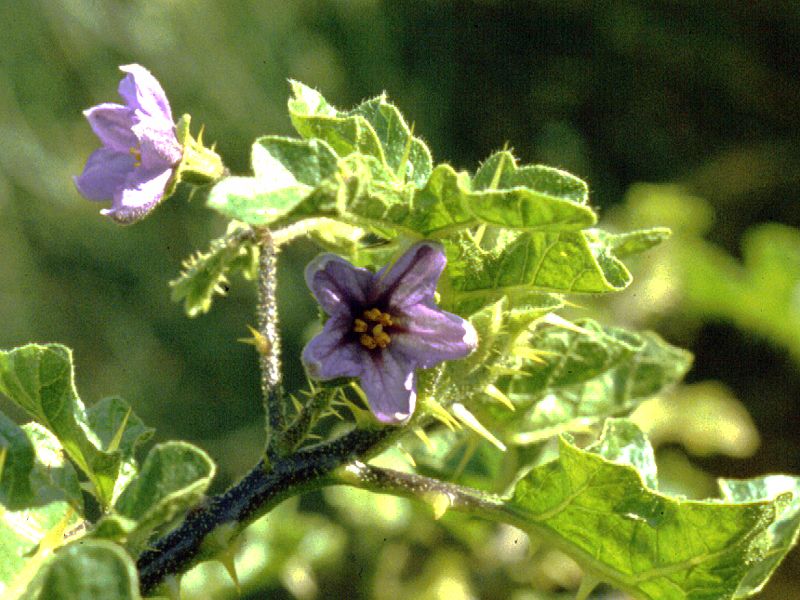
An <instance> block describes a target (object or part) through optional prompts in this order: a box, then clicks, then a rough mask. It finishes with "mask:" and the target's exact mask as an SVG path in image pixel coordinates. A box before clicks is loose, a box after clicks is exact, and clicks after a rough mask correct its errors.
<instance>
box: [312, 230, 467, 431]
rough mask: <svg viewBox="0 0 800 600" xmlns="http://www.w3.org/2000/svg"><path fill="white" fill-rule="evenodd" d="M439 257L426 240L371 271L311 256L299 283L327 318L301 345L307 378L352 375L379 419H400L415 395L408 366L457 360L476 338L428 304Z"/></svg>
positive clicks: (439, 267)
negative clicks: (377, 270) (393, 261)
mask: <svg viewBox="0 0 800 600" xmlns="http://www.w3.org/2000/svg"><path fill="white" fill-rule="evenodd" d="M446 262H447V259H446V258H445V255H444V252H443V251H442V248H441V246H439V245H438V244H435V243H433V242H421V243H418V244H415V245H414V246H412V247H411V248H409V249H408V251H406V253H405V254H403V256H401V257H400V258H399V259H398V261H397V262H396V263H395V264H394V265H392V266H391V267H390V268H388V270H387V267H384V268H383V269H381V271H379V272H378V273H372V272H370V271H368V270H367V269H361V268H358V267H355V266H353V265H351V264H350V263H349V262H347V261H346V260H344V259H342V258H340V257H338V256H335V255H333V254H323V255H320V256H318V257H317V258H316V259H314V260H313V261H312V262H311V263H310V264H309V265H308V267H307V268H306V283H307V284H308V287H309V288H310V289H311V292H312V293H313V294H314V297H315V298H316V299H317V302H319V303H320V305H321V306H322V309H323V310H324V311H325V312H326V313H327V314H328V315H330V318H329V319H328V321H327V322H326V323H325V327H324V328H323V330H322V332H321V333H320V334H319V335H317V337H315V338H314V339H313V340H311V341H310V342H309V343H308V345H306V347H305V349H304V350H303V364H305V366H306V369H307V370H308V373H309V375H310V376H311V377H313V378H315V379H333V378H336V377H359V378H361V388H362V389H363V390H364V392H365V393H366V395H367V400H368V402H369V407H370V409H371V410H372V412H373V413H374V414H375V416H376V417H377V418H378V420H380V421H382V422H384V423H402V422H403V421H406V420H407V419H408V418H409V417H410V416H411V414H412V413H413V412H414V405H415V404H416V400H417V393H416V375H415V373H414V371H415V369H420V368H421V369H426V368H429V367H432V366H434V365H436V364H438V363H440V362H442V361H444V360H453V359H457V358H463V357H465V356H467V355H468V354H469V353H470V352H472V351H473V350H474V349H475V347H476V346H477V343H478V335H477V333H476V332H475V329H474V328H473V327H472V325H471V324H470V323H469V322H468V321H465V320H464V319H462V318H461V317H459V316H457V315H454V314H451V313H449V312H445V311H443V310H441V309H440V308H438V307H437V306H436V305H435V304H434V301H433V294H434V292H435V291H436V282H437V281H438V280H439V276H440V275H441V274H442V271H443V270H444V266H445V264H446Z"/></svg>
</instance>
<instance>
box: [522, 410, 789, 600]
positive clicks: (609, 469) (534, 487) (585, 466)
mask: <svg viewBox="0 0 800 600" xmlns="http://www.w3.org/2000/svg"><path fill="white" fill-rule="evenodd" d="M612 438H614V439H612ZM647 446H649V444H647V442H646V440H645V439H644V436H642V435H641V433H640V432H639V433H637V432H636V429H635V426H634V425H633V424H632V423H629V422H624V421H613V420H612V421H609V423H608V425H607V426H606V429H605V430H604V432H603V435H602V437H601V439H600V441H599V443H598V444H596V445H594V446H592V447H590V448H587V449H585V450H581V449H580V448H578V447H577V446H575V445H573V444H572V443H570V442H569V441H568V440H566V439H564V438H562V439H561V441H560V445H559V458H558V460H556V461H554V462H552V463H548V464H545V465H542V466H539V467H536V468H534V469H533V470H532V471H531V472H530V473H529V474H528V475H527V476H526V477H524V478H523V479H522V480H520V482H519V483H518V484H517V487H516V489H515V491H514V494H513V496H512V498H511V500H510V502H509V503H508V505H507V509H508V511H509V514H510V515H512V516H513V521H514V523H515V524H517V525H518V526H521V527H523V528H526V527H527V528H528V529H529V530H530V531H531V532H532V533H534V534H539V535H541V536H543V537H545V538H546V539H547V540H548V541H550V542H551V543H554V544H556V545H557V546H559V547H560V548H561V549H562V550H564V551H565V552H567V553H568V554H570V555H571V556H572V557H573V558H574V559H576V560H577V561H578V562H579V563H580V564H581V566H582V567H583V568H584V569H586V570H587V571H588V572H589V573H591V574H593V575H594V576H596V577H598V578H599V579H601V580H604V581H608V582H610V583H612V584H613V585H615V586H617V587H619V588H621V589H623V590H624V591H626V592H628V593H629V594H631V595H633V596H634V597H637V598H647V599H650V600H673V599H675V600H678V599H681V600H684V599H686V598H692V599H693V600H712V599H713V600H721V599H724V598H735V597H737V593H738V592H737V590H738V589H739V586H740V584H742V583H743V582H746V581H749V579H750V578H751V573H753V572H754V570H756V571H761V567H760V566H759V565H761V564H762V563H761V561H762V560H764V557H765V552H766V547H765V542H766V544H767V547H768V545H769V539H770V536H771V534H770V529H769V528H770V526H771V524H773V523H774V522H775V520H776V518H777V517H778V515H780V514H781V508H780V506H781V505H784V504H785V502H786V498H787V496H786V494H783V495H779V496H778V497H777V498H778V499H775V497H774V496H773V497H772V498H760V499H759V500H758V501H744V502H732V501H731V500H730V499H727V501H720V500H704V501H694V500H685V499H679V498H674V497H670V496H667V495H664V494H661V493H659V492H657V491H656V490H655V489H653V488H652V487H650V485H649V484H652V483H654V478H655V475H654V473H653V472H652V464H653V463H652V450H651V449H649V448H648V447H647ZM639 468H644V469H645V473H642V472H640V471H639V470H638V469H639ZM646 481H647V482H648V483H646ZM793 483H794V485H796V482H793ZM784 491H786V490H785V488H784ZM789 497H791V493H789ZM526 524H527V525H526ZM793 526H794V527H795V528H796V523H793Z"/></svg>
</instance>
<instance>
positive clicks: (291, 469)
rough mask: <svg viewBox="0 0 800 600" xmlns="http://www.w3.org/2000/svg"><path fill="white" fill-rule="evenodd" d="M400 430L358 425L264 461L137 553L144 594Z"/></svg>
mask: <svg viewBox="0 0 800 600" xmlns="http://www.w3.org/2000/svg"><path fill="white" fill-rule="evenodd" d="M403 431H404V430H403V429H398V428H392V427H385V428H382V429H377V430H370V429H356V430H354V431H351V432H350V433H348V434H346V435H344V436H342V437H340V438H338V439H335V440H333V441H331V442H327V443H324V444H318V445H316V446H311V447H309V448H304V449H302V450H299V451H297V452H295V453H294V454H292V455H291V456H288V457H277V458H275V459H274V460H273V461H272V462H271V463H270V464H269V466H268V467H267V465H266V464H265V461H264V460H262V461H261V462H259V463H258V464H257V465H256V466H255V468H254V469H253V470H252V471H251V472H250V473H248V474H247V475H246V476H245V478H244V479H242V480H241V481H240V482H239V483H237V484H236V485H235V486H233V487H232V488H231V489H229V490H228V491H226V492H224V493H222V494H219V495H218V496H213V497H211V498H209V499H208V500H207V501H206V502H205V503H203V504H202V505H201V506H199V507H197V508H195V509H194V510H192V511H190V512H189V513H188V514H187V516H186V519H185V520H184V522H183V523H182V524H181V525H180V526H179V527H178V528H176V529H174V530H173V531H171V532H169V533H168V534H166V535H165V536H163V537H161V538H159V539H157V540H155V541H154V542H153V543H152V544H151V545H150V549H149V550H147V551H145V552H143V553H142V554H141V556H139V560H138V561H137V568H138V570H139V581H140V586H141V591H142V593H143V594H147V593H148V592H151V591H152V590H153V589H154V588H155V587H156V586H157V585H158V584H159V583H160V582H161V581H162V580H163V579H164V578H165V577H167V576H169V575H176V574H179V573H184V572H186V571H187V570H188V569H189V568H190V567H191V566H192V565H194V564H195V563H197V562H199V561H200V560H203V559H206V558H210V557H211V556H213V555H214V553H215V552H217V551H220V550H222V549H224V542H226V541H228V540H230V539H232V538H233V537H234V536H235V535H237V534H238V533H240V532H241V531H242V530H243V529H244V528H245V527H247V526H248V525H249V524H250V523H252V522H253V521H255V520H256V519H258V518H259V517H261V516H262V515H264V514H266V513H267V512H269V510H271V509H272V508H273V507H274V506H275V505H277V504H278V503H279V502H281V501H282V500H284V499H286V498H289V497H290V496H294V495H297V494H299V493H302V492H304V491H308V490H312V489H316V488H319V487H322V486H323V485H326V484H330V483H332V482H333V480H331V479H330V478H329V477H328V476H329V475H330V474H331V473H332V472H333V471H334V469H336V468H337V467H339V466H341V465H343V464H347V463H350V462H352V461H354V460H356V459H357V458H363V459H365V460H366V459H367V458H369V457H370V456H374V455H375V454H376V453H378V452H380V451H381V450H382V449H383V448H385V447H386V446H387V445H388V444H389V443H391V441H393V440H394V439H395V438H396V437H397V436H399V435H400V434H401V433H402V432H403ZM219 531H224V532H225V539H224V540H223V546H222V547H220V546H218V545H215V543H213V542H211V541H210V540H213V536H212V534H213V533H215V532H219Z"/></svg>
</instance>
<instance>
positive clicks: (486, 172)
mask: <svg viewBox="0 0 800 600" xmlns="http://www.w3.org/2000/svg"><path fill="white" fill-rule="evenodd" d="M472 187H473V188H474V189H475V190H500V189H510V188H515V187H527V188H530V189H531V190H535V191H537V192H539V193H541V194H542V195H545V196H550V197H553V198H561V199H564V200H570V201H572V202H576V203H578V204H586V203H587V202H588V201H589V187H588V186H587V185H586V182H585V181H583V180H582V179H579V178H578V177H575V176H574V175H572V174H570V173H567V172H566V171H562V170H560V169H554V168H553V167H547V166H545V165H527V166H524V167H518V166H517V159H516V158H514V155H513V154H512V153H511V152H509V151H508V150H502V151H500V152H496V153H495V154H493V155H492V156H490V157H489V158H487V159H486V161H485V162H484V163H483V164H482V165H481V166H480V168H479V169H478V171H477V172H476V173H475V177H473V179H472Z"/></svg>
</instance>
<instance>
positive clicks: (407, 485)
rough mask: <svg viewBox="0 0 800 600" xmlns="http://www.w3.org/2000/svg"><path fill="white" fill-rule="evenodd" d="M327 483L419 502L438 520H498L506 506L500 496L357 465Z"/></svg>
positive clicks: (342, 470) (421, 477)
mask: <svg viewBox="0 0 800 600" xmlns="http://www.w3.org/2000/svg"><path fill="white" fill-rule="evenodd" d="M330 483H343V484H346V485H351V486H354V487H358V488H361V489H365V490H369V491H371V492H375V493H378V494H391V495H393V496H402V497H404V498H411V499H415V500H422V501H424V502H428V503H430V504H432V505H433V506H434V511H435V512H436V514H437V516H441V514H443V512H444V511H445V510H449V509H453V510H458V511H465V512H469V513H473V514H480V515H481V516H484V517H486V516H489V518H493V519H494V520H504V519H498V518H497V514H498V513H500V512H502V511H504V510H505V508H506V504H505V502H504V501H503V499H502V498H500V496H497V495H495V494H489V493H486V492H482V491H480V490H476V489H475V488H470V487H466V486H463V485H456V484H454V483H448V482H446V481H440V480H438V479H433V478H431V477H424V476H422V475H415V474H413V473H404V472H402V471H395V470H393V469H383V468H380V467H373V466H372V465H367V464H364V463H363V462H360V461H356V462H353V463H352V464H349V465H344V466H342V467H340V468H339V469H337V470H336V471H335V472H334V473H333V474H332V477H331V480H330Z"/></svg>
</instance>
